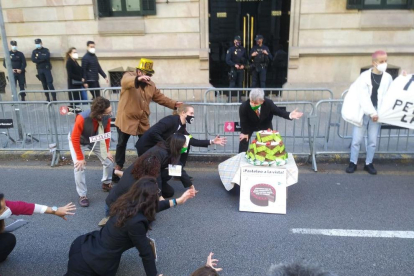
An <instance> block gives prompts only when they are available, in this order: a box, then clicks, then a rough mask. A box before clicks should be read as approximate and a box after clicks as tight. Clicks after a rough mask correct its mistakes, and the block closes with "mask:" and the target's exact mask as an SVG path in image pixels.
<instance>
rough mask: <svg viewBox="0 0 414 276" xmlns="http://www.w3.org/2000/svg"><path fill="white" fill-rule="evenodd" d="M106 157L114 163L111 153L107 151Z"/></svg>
mask: <svg viewBox="0 0 414 276" xmlns="http://www.w3.org/2000/svg"><path fill="white" fill-rule="evenodd" d="M106 157H107V158H108V159H109V160H111V161H112V163H114V157H113V156H112V153H111V152H109V151H108V153H107V155H106Z"/></svg>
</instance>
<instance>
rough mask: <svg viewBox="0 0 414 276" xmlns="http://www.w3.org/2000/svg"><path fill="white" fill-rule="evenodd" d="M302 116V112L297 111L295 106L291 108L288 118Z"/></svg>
mask: <svg viewBox="0 0 414 276" xmlns="http://www.w3.org/2000/svg"><path fill="white" fill-rule="evenodd" d="M302 116H303V112H299V111H298V109H297V108H296V109H295V110H293V111H292V112H290V118H292V119H299V118H300V117H302Z"/></svg>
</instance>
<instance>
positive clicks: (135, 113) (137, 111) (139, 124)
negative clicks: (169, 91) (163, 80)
mask: <svg viewBox="0 0 414 276" xmlns="http://www.w3.org/2000/svg"><path fill="white" fill-rule="evenodd" d="M121 87H122V89H121V95H120V97H119V104H118V111H117V113H116V120H115V125H116V126H117V127H118V128H119V129H121V131H122V132H123V133H127V134H130V135H142V134H144V132H145V131H147V130H148V129H149V128H150V123H149V115H150V108H149V105H150V102H151V101H154V102H156V103H158V104H160V105H163V106H165V107H168V108H171V109H173V108H174V107H175V104H176V101H173V100H171V99H170V98H167V97H166V96H164V94H162V93H161V91H160V90H159V89H157V87H156V86H155V83H153V82H152V81H151V82H150V83H149V84H146V83H143V82H138V80H137V74H136V73H133V72H126V73H125V74H124V76H123V77H122V80H121Z"/></svg>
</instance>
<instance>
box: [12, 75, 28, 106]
mask: <svg viewBox="0 0 414 276" xmlns="http://www.w3.org/2000/svg"><path fill="white" fill-rule="evenodd" d="M17 82H19V88H20V92H22V91H24V90H25V88H24V85H25V84H26V76H25V73H20V74H14V85H15V86H17ZM20 97H21V99H22V101H24V98H25V97H26V93H21V94H20Z"/></svg>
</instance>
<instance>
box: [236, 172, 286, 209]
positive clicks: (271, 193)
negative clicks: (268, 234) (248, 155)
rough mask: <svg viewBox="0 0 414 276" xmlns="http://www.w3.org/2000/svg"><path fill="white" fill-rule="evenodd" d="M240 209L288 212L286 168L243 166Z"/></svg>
mask: <svg viewBox="0 0 414 276" xmlns="http://www.w3.org/2000/svg"><path fill="white" fill-rule="evenodd" d="M239 210H240V211H245V212H258V213H271V214H286V169H278V168H272V167H259V166H244V167H242V168H241V186H240V207H239Z"/></svg>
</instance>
